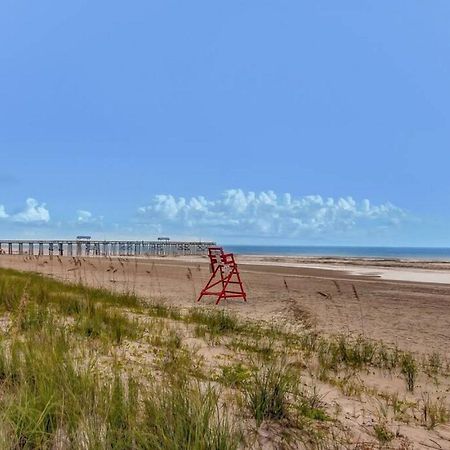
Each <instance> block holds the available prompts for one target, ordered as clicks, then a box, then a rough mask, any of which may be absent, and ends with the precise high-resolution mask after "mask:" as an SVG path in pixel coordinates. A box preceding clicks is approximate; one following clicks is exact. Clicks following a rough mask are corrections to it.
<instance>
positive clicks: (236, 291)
mask: <svg viewBox="0 0 450 450" xmlns="http://www.w3.org/2000/svg"><path fill="white" fill-rule="evenodd" d="M208 256H209V262H210V270H211V272H212V274H211V277H210V279H209V281H208V283H206V286H205V287H204V288H203V289H202V291H201V292H200V296H199V297H198V299H197V301H198V302H199V301H200V300H201V299H202V297H203V296H205V295H215V296H216V297H217V300H216V305H217V304H219V302H220V300H222V299H227V298H243V299H244V301H245V302H246V301H247V294H246V293H245V291H244V286H243V285H242V281H241V277H240V275H239V270H238V267H237V264H236V261H235V260H234V255H233V253H225V252H224V251H223V248H222V247H209V248H208Z"/></svg>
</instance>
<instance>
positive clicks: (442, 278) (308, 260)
mask: <svg viewBox="0 0 450 450" xmlns="http://www.w3.org/2000/svg"><path fill="white" fill-rule="evenodd" d="M238 260H239V262H240V264H255V265H277V266H283V267H298V268H305V269H308V268H309V269H322V270H334V271H336V270H337V271H344V272H347V273H348V274H349V275H354V276H361V277H373V278H375V279H382V280H391V281H407V282H415V283H438V284H449V285H450V262H448V263H446V262H441V261H418V260H393V259H383V260H379V259H375V260H374V259H372V258H347V257H342V258H340V257H339V258H336V257H297V256H295V257H292V256H276V257H274V256H268V255H261V256H258V257H255V256H254V255H241V256H240V258H239V259H238Z"/></svg>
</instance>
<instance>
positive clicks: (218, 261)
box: [208, 247, 224, 272]
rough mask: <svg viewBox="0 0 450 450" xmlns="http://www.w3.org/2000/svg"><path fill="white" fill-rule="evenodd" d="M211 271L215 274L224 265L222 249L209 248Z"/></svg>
mask: <svg viewBox="0 0 450 450" xmlns="http://www.w3.org/2000/svg"><path fill="white" fill-rule="evenodd" d="M208 256H209V270H210V272H214V270H215V269H216V267H217V266H221V265H222V264H223V263H224V252H223V248H222V247H209V248H208Z"/></svg>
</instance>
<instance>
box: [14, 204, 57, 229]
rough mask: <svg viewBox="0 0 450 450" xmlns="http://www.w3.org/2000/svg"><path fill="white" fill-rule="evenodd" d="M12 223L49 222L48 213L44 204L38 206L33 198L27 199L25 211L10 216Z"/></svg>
mask: <svg viewBox="0 0 450 450" xmlns="http://www.w3.org/2000/svg"><path fill="white" fill-rule="evenodd" d="M11 220H12V221H13V222H21V223H36V222H38V223H39V222H45V223H47V222H49V221H50V212H49V211H48V209H47V207H46V205H45V203H41V204H39V202H38V201H37V200H35V199H34V198H27V200H26V206H25V209H24V210H23V211H21V212H19V213H17V214H14V215H12V216H11Z"/></svg>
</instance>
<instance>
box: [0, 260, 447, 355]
mask: <svg viewBox="0 0 450 450" xmlns="http://www.w3.org/2000/svg"><path fill="white" fill-rule="evenodd" d="M238 263H239V264H240V268H241V273H242V278H243V281H244V284H245V287H246V290H247V292H248V302H247V303H244V302H243V301H241V300H233V301H232V300H228V301H226V302H222V303H221V305H220V307H221V308H226V309H228V310H230V311H233V312H234V313H236V314H238V315H240V316H243V317H247V318H251V319H258V320H264V321H267V322H273V323H277V324H281V325H283V326H287V327H296V326H300V327H301V326H302V323H303V322H304V321H305V320H306V321H308V323H311V324H312V325H313V326H314V327H317V329H318V330H319V331H321V332H324V333H356V334H363V335H364V336H366V337H368V338H371V339H375V340H382V341H384V342H385V343H386V344H388V345H397V346H399V347H400V348H402V349H404V350H410V351H414V352H421V353H430V352H439V353H440V354H442V355H444V356H447V357H448V356H449V350H448V349H449V346H450V326H449V324H450V263H445V262H426V261H410V262H408V261H395V260H385V261H380V260H367V259H354V258H298V257H274V256H258V257H255V256H245V255H242V256H239V257H238ZM0 266H1V267H11V268H16V269H19V270H31V271H36V272H41V273H44V274H48V275H51V276H53V277H55V278H57V279H62V280H69V281H82V282H84V283H87V284H89V285H92V286H103V287H107V288H110V289H114V290H133V291H135V292H136V293H137V294H139V295H141V296H143V297H145V298H149V299H151V298H153V299H155V298H157V299H164V301H165V302H167V303H168V304H172V305H177V306H183V307H190V306H194V305H196V298H197V296H198V293H199V292H200V290H201V288H202V287H203V285H204V283H205V282H206V281H207V279H208V276H209V267H208V264H207V259H206V258H204V257H178V258H151V259H149V258H141V259H131V258H119V259H118V258H112V259H109V258H84V259H83V260H82V265H81V266H78V265H75V264H74V259H73V258H66V257H64V258H59V257H53V259H50V258H49V257H40V258H36V257H27V256H6V255H3V256H1V258H0ZM202 304H204V305H208V306H210V307H214V300H213V299H207V300H202Z"/></svg>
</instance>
